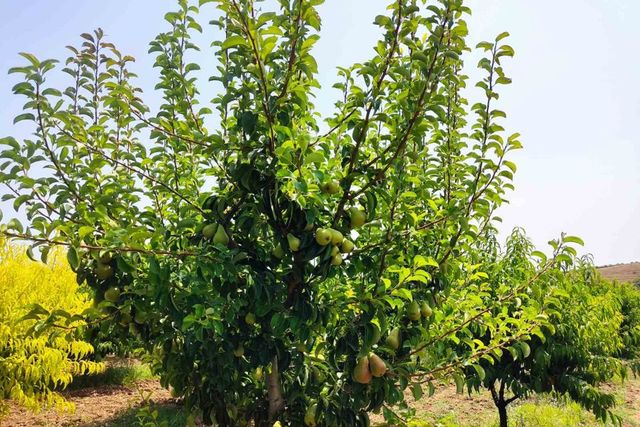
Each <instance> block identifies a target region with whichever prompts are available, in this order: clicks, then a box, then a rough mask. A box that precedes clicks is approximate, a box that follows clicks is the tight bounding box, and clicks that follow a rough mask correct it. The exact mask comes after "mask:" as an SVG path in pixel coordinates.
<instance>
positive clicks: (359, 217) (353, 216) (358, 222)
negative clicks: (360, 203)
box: [349, 207, 367, 228]
mask: <svg viewBox="0 0 640 427" xmlns="http://www.w3.org/2000/svg"><path fill="white" fill-rule="evenodd" d="M365 222H367V214H365V213H364V211H362V210H360V209H358V208H356V207H352V208H350V209H349V223H350V224H351V227H353V228H358V227H362V226H363V225H364V223H365Z"/></svg>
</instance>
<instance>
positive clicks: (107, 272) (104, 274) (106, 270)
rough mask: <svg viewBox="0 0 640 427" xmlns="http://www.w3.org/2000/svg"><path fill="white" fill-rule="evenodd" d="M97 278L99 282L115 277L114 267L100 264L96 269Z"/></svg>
mask: <svg viewBox="0 0 640 427" xmlns="http://www.w3.org/2000/svg"><path fill="white" fill-rule="evenodd" d="M96 276H97V277H98V279H99V280H107V279H110V278H111V277H112V276H113V267H111V266H110V265H108V264H103V263H101V262H99V263H98V266H97V267H96Z"/></svg>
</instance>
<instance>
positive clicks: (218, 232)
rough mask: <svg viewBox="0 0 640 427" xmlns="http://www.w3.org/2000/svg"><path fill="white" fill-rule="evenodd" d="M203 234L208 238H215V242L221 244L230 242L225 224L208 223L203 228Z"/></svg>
mask: <svg viewBox="0 0 640 427" xmlns="http://www.w3.org/2000/svg"><path fill="white" fill-rule="evenodd" d="M202 235H203V236H204V238H205V239H207V240H213V243H215V244H220V245H224V246H226V245H228V244H229V235H228V234H227V232H226V230H225V229H224V226H222V225H220V224H216V223H213V224H207V225H205V226H204V227H203V228H202Z"/></svg>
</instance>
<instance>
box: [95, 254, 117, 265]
mask: <svg viewBox="0 0 640 427" xmlns="http://www.w3.org/2000/svg"><path fill="white" fill-rule="evenodd" d="M98 260H99V261H100V262H101V263H103V264H109V263H110V262H111V261H113V255H112V254H111V252H105V253H103V254H102V255H101V256H100V258H99V259H98Z"/></svg>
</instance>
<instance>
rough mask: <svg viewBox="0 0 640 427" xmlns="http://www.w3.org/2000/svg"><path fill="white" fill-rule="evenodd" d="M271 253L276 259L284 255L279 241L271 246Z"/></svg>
mask: <svg viewBox="0 0 640 427" xmlns="http://www.w3.org/2000/svg"><path fill="white" fill-rule="evenodd" d="M271 255H273V256H274V257H276V258H278V259H282V257H283V256H284V250H283V249H282V245H281V244H280V243H278V245H277V246H276V247H275V248H273V250H272V251H271Z"/></svg>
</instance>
